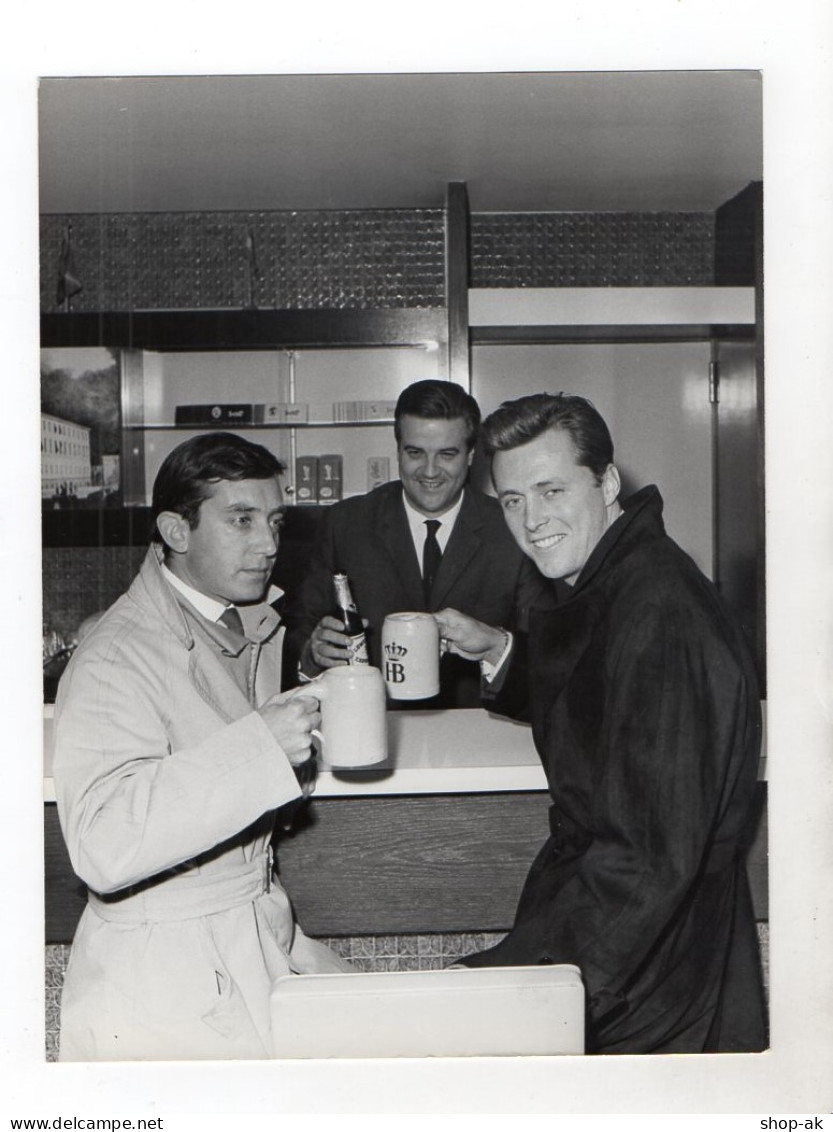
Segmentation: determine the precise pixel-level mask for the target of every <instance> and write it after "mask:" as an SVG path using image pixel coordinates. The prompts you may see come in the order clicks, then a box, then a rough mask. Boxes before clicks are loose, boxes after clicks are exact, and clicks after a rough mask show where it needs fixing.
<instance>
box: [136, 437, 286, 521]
mask: <svg viewBox="0 0 833 1132" xmlns="http://www.w3.org/2000/svg"><path fill="white" fill-rule="evenodd" d="M284 470H285V468H284V465H283V464H282V463H281V462H280V460H279V459H278V458H277V456H274V455H273V454H272V453H271V452H270V451H269V449H268V448H264V447H263V446H262V445H261V444H253V443H252V442H251V441H250V440H244V439H243V437H242V436H235V434H234V433H232V432H206V433H201V434H200V435H199V436H194V437H192V438H191V439H190V440H186V441H184V442H183V443H182V444H179V445H178V446H177V447H176V448H174V450H173V452H171V453H170V454H169V455H168V456H166V457H165V459H164V460H163V461H162V466H161V467H160V469H159V471H158V473H157V476H156V480H155V482H154V485H153V503H152V511H153V522H154V535H153V537H154V540H155V541H156V542H161V541H162V538H161V536H160V535H159V532H158V530H156V519H157V517H158V516H159V515H160V514H161V513H162V512H163V511H174V512H176V514H178V515H182V517H183V518H184V519H185V520H186V521H187V523H188V526H189V527H191V529H192V530H193V529H195V528H196V527H197V525H198V523H199V521H200V507H201V506H202V504H203V502H204V501H205V500H206V499H208V497H209V496H210V495H211V488H212V487H213V485H214V484H217V483H220V481H221V480H268V479H273V478H275V477H277V476H279V475H281V474H282V473H283V472H284Z"/></svg>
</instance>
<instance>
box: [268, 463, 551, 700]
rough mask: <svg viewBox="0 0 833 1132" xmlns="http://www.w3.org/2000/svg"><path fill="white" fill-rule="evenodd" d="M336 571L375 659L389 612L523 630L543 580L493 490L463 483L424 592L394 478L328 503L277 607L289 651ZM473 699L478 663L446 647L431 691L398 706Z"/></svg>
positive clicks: (321, 606)
mask: <svg viewBox="0 0 833 1132" xmlns="http://www.w3.org/2000/svg"><path fill="white" fill-rule="evenodd" d="M338 571H341V572H343V573H345V574H347V576H348V578H349V579H350V585H351V588H352V591H353V597H354V598H355V601H356V605H357V606H358V609H359V612H360V614H361V615H362V617H365V618H367V620H368V621H369V622H370V626H369V629H368V649H369V652H370V659H371V663H372V664H374V665H376V666H377V667H380V666H381V665H380V646H379V641H380V637H381V630H382V622H383V621H384V619H385V617H386V616H387V615H388V614H389V613H397V612H406V611H412V610H427V611H434V610H438V609H443V608H445V607H446V606H451V607H452V608H454V609H459V610H460V611H461V612H463V613H468V614H469V615H470V616H472V617H476V618H477V619H478V620H479V621H484V622H486V623H487V624H489V625H501V626H505V627H506V628H509V629H517V630H521V631H522V630H523V629H524V628H525V612H526V610H527V609H528V607H529V605H530V604H532V603H533V602H536V601H538V600H539V598H540V597H541V595H542V593H543V592H544V591H545V590H546V588H547V583H546V580H545V579H544V578H542V577H541V575H540V574H539V573H538V571H537V570H536V569H535V567H534V566H533V565H532V563H531V562H530V561H529V559H527V558H526V557H525V556H524V555H523V554H522V553H521V551H520V549H519V548H518V546H517V544H516V542H515V540H514V539H513V538H512V536H511V535H510V533H509V530H508V528H507V526H506V523H505V521H504V518H503V514H502V512H501V508H500V505H499V504H498V502H497V500H495V499H492V498H490V497H489V496H487V495H483V494H482V493H481V492H478V491H473V490H472V489H470V488H468V487H467V488H466V489H465V491H464V494H463V505H462V507H461V509H460V513H459V515H458V517H457V522H456V523H455V525H454V530H453V531H452V533H451V537H450V539H449V541H448V544H447V546H446V549H445V552H444V554H443V558H442V562H441V564H440V568H439V570H438V572H437V577H436V579H435V582H434V587H433V590H432V593H431V596H430V600H429V601H428V602H426V600H425V597H424V595H423V591H422V577H421V570H420V563H419V561H418V560H417V555H416V551H415V549H414V543H413V539H412V538H411V532H410V528H409V526H408V520H407V517H406V514H405V508H404V505H403V502H402V485H401V483H400V482H399V481H398V480H397V481H395V482H392V483H387V484H383V485H382V486H381V487H379V488H376V490H375V491H372V492H369V493H368V494H367V495H363V496H357V497H355V498H353V499H346V500H344V501H343V502H341V503H337V504H335V505H334V506H332V507H330V508H328V509H327V511H326V513H325V515H324V518H323V520H322V524H321V528H320V534H319V538H318V541H317V544H316V546H315V549H314V551H313V554H312V556H311V559H310V562H309V567H308V570H307V573H306V577H305V579H304V581H303V582H302V584H301V587H300V591H299V592H298V593H297V595H294V600H293V595H290V600H289V601H288V602H287V604H286V608H285V611H284V616H285V620H286V623H287V627H288V646H289V650H290V655H292V656H298V655H299V654H300V649H301V647H302V646H303V643H304V642H305V641H306V640H307V639H308V638H309V636H310V634H311V633H312V631H313V629H314V628H315V626H316V624H317V623H318V621H319V620H320V619H321V618H322V617H323V616H325V615H326V614H328V613H332V612H333V609H334V604H335V601H334V593H333V573H335V572H338ZM479 704H480V671H479V667H478V665H476V664H474V663H472V662H471V661H465V660H462V659H461V658H460V657H457V656H451V655H446V656H444V657H443V659H442V663H441V666H440V695H439V697H436V698H435V699H432V700H422V701H418V702H411V703H408V704H407V705H406V706H407V707H408V708H411V709H412V708H416V707H431V708H436V707H477V706H478V705H479Z"/></svg>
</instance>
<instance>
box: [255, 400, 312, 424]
mask: <svg viewBox="0 0 833 1132" xmlns="http://www.w3.org/2000/svg"><path fill="white" fill-rule="evenodd" d="M256 408H257V409H259V410H260V411H261V413H262V417H261V421H260V422H259V423H262V424H306V423H307V421H308V420H309V405H305V404H303V403H302V402H300V401H294V402H291V401H286V402H277V403H273V404H270V405H258V406H256Z"/></svg>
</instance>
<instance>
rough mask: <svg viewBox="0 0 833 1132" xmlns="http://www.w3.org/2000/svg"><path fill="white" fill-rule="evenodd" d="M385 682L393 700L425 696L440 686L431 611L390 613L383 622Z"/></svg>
mask: <svg viewBox="0 0 833 1132" xmlns="http://www.w3.org/2000/svg"><path fill="white" fill-rule="evenodd" d="M382 651H383V653H384V656H385V684H386V685H387V689H388V695H389V696H390V697H391V699H394V700H426V699H430V698H431V696H436V695H437V693H438V692H439V690H440V631H439V629H438V628H437V622H436V621H435V620H434V618H433V617H432V616H431V614H430V613H390V614H388V616H387V617H386V618H385V621H384V624H383V626H382Z"/></svg>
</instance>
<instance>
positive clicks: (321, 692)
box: [283, 672, 328, 755]
mask: <svg viewBox="0 0 833 1132" xmlns="http://www.w3.org/2000/svg"><path fill="white" fill-rule="evenodd" d="M323 677H324V673H323V672H319V674H318V675H317V676H313V678H312V679H311V680H307V682H306V683H305V684H299V685H298V687H297V688H290V689H289V691H288V692H284V693H283V695H284V696H285V697H286V699H285V701H284V702H286V701H287V700H295V699H297V698H298V697H299V696H309V698H310V699H312V700H318V702H319V703H321V701H322V700H323V699H324V698H325V696H326V695H327V694H328V693H327V685H326V684H325V683H324V680H323ZM313 685H314V687H313ZM310 689H312V690H310ZM310 735H311V737H312V738H313V739H314V740H315V741H316V742H314V743H313V754H315V755H320V754H321V751H322V750H323V748H324V736H323V735H322V734H321V732H320V731H319V729H318V728H317V727H314V728H313V729H312V731H310ZM316 744H317V745H316Z"/></svg>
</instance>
